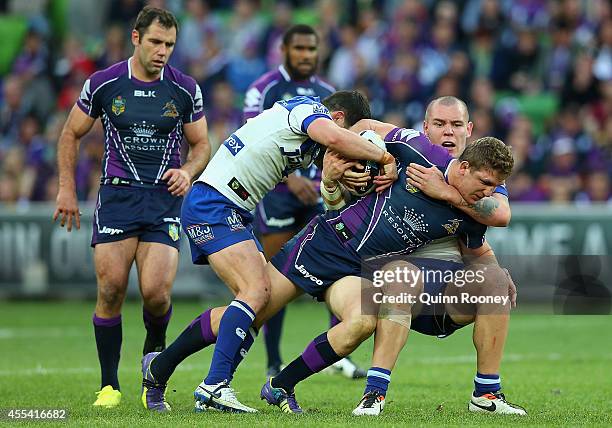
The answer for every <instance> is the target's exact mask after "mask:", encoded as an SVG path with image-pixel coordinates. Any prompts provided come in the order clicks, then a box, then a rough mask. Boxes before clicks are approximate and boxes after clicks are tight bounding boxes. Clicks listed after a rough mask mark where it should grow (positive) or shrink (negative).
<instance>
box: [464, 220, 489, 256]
mask: <svg viewBox="0 0 612 428" xmlns="http://www.w3.org/2000/svg"><path fill="white" fill-rule="evenodd" d="M486 232H487V226H485V225H484V224H480V223H478V222H477V221H475V220H473V219H468V220H465V221H463V223H462V225H461V230H460V231H459V239H461V242H463V243H464V244H465V246H466V247H468V248H471V249H475V248H480V247H482V245H483V244H484V242H485V233H486Z"/></svg>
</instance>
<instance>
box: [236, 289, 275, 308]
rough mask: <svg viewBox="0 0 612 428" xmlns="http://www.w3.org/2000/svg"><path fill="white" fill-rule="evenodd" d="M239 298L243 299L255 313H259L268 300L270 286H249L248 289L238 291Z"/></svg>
mask: <svg viewBox="0 0 612 428" xmlns="http://www.w3.org/2000/svg"><path fill="white" fill-rule="evenodd" d="M240 299H241V300H244V302H245V303H247V304H248V305H249V306H250V307H251V309H253V310H254V311H255V313H259V312H261V310H263V308H265V306H266V305H267V304H268V302H269V301H270V287H269V286H267V287H251V289H250V290H248V291H246V292H244V293H240Z"/></svg>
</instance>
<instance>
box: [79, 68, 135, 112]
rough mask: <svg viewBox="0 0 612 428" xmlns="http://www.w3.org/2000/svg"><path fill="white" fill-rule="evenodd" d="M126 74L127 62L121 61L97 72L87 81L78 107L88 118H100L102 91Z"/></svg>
mask: <svg viewBox="0 0 612 428" xmlns="http://www.w3.org/2000/svg"><path fill="white" fill-rule="evenodd" d="M126 72H127V61H121V62H119V63H117V64H115V65H112V66H110V67H108V68H107V69H104V70H100V71H97V72H95V73H94V74H92V75H91V76H90V77H89V79H87V80H86V81H85V84H84V85H83V89H82V90H81V94H80V95H79V99H78V100H77V102H76V105H77V106H78V107H79V108H80V109H81V110H82V111H83V113H85V114H87V115H88V116H90V117H93V118H97V117H99V116H100V115H101V114H102V104H101V102H100V101H99V99H100V96H99V94H100V90H102V89H103V88H104V86H106V85H107V84H109V83H111V82H114V81H115V80H117V79H118V78H119V77H121V75H122V74H123V73H126Z"/></svg>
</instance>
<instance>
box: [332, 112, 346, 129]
mask: <svg viewBox="0 0 612 428" xmlns="http://www.w3.org/2000/svg"><path fill="white" fill-rule="evenodd" d="M331 117H332V120H333V121H334V122H335V123H336V125H338V126H340V127H341V128H346V117H345V115H344V112H343V111H342V110H337V111H334V112H332V113H331Z"/></svg>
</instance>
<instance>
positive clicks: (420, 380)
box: [0, 302, 612, 427]
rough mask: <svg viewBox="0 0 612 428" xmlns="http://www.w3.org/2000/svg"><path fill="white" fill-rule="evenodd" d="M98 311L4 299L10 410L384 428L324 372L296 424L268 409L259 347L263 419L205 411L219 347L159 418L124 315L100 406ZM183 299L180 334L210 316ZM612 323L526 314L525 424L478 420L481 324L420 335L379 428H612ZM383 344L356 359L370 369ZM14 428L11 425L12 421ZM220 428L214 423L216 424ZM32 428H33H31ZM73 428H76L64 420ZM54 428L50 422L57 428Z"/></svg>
mask: <svg viewBox="0 0 612 428" xmlns="http://www.w3.org/2000/svg"><path fill="white" fill-rule="evenodd" d="M92 306H93V305H92V304H91V303H0V408H3V409H7V408H65V409H68V411H69V412H70V415H69V420H68V423H67V424H69V425H78V426H134V425H141V426H143V425H144V426H195V425H200V426H232V427H238V426H245V427H252V426H288V425H291V426H321V425H325V426H347V425H351V426H372V424H373V421H372V420H371V419H363V418H359V419H358V418H354V417H351V415H350V412H351V410H352V409H353V407H354V406H355V404H356V403H357V401H358V399H359V398H360V395H361V393H362V389H363V382H362V381H351V380H348V379H345V378H342V377H339V376H330V375H325V374H319V375H316V376H314V377H312V378H311V379H308V380H307V381H305V382H304V383H303V384H301V385H299V386H298V388H297V397H298V399H299V401H300V403H301V405H302V407H303V408H304V409H305V410H306V411H307V414H305V415H302V416H299V417H292V416H290V415H284V414H281V413H280V412H279V411H278V409H277V408H269V407H267V406H264V405H263V404H262V402H261V401H260V400H259V389H260V387H261V385H262V383H263V382H264V380H265V379H264V349H263V345H262V343H261V340H259V341H258V343H257V344H256V345H255V346H254V347H253V349H252V350H251V352H250V354H249V356H248V357H247V358H246V360H245V361H244V363H243V365H242V366H241V368H240V370H239V371H238V373H237V376H236V379H235V380H234V383H233V386H234V387H235V388H236V389H237V390H238V391H239V392H240V395H239V399H240V400H242V401H243V402H244V403H245V404H248V405H251V406H254V407H257V408H258V409H260V410H261V412H260V413H258V414H256V415H229V414H219V413H212V412H208V413H203V414H195V413H193V411H192V405H193V402H192V392H193V389H194V387H195V386H196V385H197V384H198V383H199V382H200V381H201V379H202V377H203V376H204V374H205V373H206V371H207V369H208V364H209V361H210V356H211V350H210V349H206V350H204V351H203V352H201V353H200V354H199V355H196V356H192V357H190V358H188V359H187V360H186V361H185V362H184V363H183V366H182V367H181V368H180V369H179V371H177V372H176V373H175V375H174V376H173V378H172V379H171V383H170V387H169V389H170V392H169V394H168V400H169V401H170V403H171V404H172V406H173V411H172V413H170V414H167V415H157V414H151V413H148V412H147V411H145V410H144V409H142V408H141V407H140V402H139V397H138V395H139V389H140V372H139V360H140V351H141V347H142V341H143V337H144V333H143V331H144V330H143V327H142V321H141V319H140V318H141V311H140V308H139V307H138V306H137V305H134V304H130V305H127V306H126V307H125V309H124V311H123V320H124V322H123V332H124V338H123V343H124V346H123V352H122V360H121V367H120V381H121V384H122V392H123V402H122V404H121V406H120V407H119V408H117V409H113V410H104V411H101V410H95V409H93V408H92V407H91V403H92V402H93V401H94V398H95V397H94V394H93V392H94V391H95V390H96V389H97V387H98V381H99V374H98V367H97V358H96V351H95V344H94V340H93V329H92V326H91V313H92ZM205 307H206V305H205V304H193V303H186V302H176V303H175V306H174V318H173V321H172V323H171V325H170V329H169V337H171V338H173V337H175V336H176V335H177V334H178V333H179V332H180V330H181V329H182V327H183V326H184V325H186V323H188V322H189V321H190V320H191V319H192V318H193V317H194V316H195V315H197V314H198V313H200V312H201V309H203V308H205ZM326 324H327V316H326V315H325V313H324V308H323V307H322V306H321V305H316V304H314V303H312V304H310V303H301V304H296V305H293V306H291V307H290V309H289V311H288V313H287V323H286V326H285V336H284V343H283V354H284V356H285V358H286V359H288V358H290V357H291V358H292V357H294V356H296V355H297V354H298V353H299V352H300V351H301V350H302V349H303V348H304V346H305V345H306V344H307V342H308V341H309V340H310V339H311V338H313V337H314V336H315V335H317V334H319V333H320V332H322V331H324V330H325V329H326ZM611 327H612V317H595V316H545V315H517V316H515V317H514V318H513V319H512V323H511V329H510V335H509V338H508V343H507V345H506V356H505V361H504V364H503V367H502V376H503V377H502V381H503V385H504V389H505V392H506V395H507V397H508V398H509V399H510V401H514V402H516V403H518V404H521V405H524V406H525V407H526V408H527V409H528V411H529V416H527V417H524V418H517V417H503V416H502V417H500V416H497V417H495V416H490V415H473V414H470V413H468V412H467V410H466V407H467V401H468V398H469V395H470V392H471V390H472V378H473V376H474V371H475V363H474V351H473V347H472V344H471V328H465V329H463V330H462V331H459V332H458V333H456V334H454V335H453V336H451V337H449V338H447V339H445V340H439V339H436V338H430V337H424V336H421V335H419V334H414V335H413V336H411V337H410V339H409V342H408V345H407V346H406V349H404V351H403V353H402V355H401V356H400V360H399V363H398V366H397V367H396V369H395V371H394V372H393V377H392V382H391V388H390V392H389V395H388V399H387V407H386V410H385V412H384V413H383V415H382V416H381V417H380V418H378V419H377V420H376V426H378V425H385V426H406V425H410V426H414V425H419V426H422V425H439V426H449V425H452V426H459V425H461V426H463V425H470V426H481V425H488V426H498V425H515V424H517V425H519V424H520V425H529V426H535V425H546V426H576V425H589V426H592V425H599V426H610V425H612V418H611V416H610V411H611V410H612V329H611ZM370 352H371V342H367V343H365V344H363V345H362V346H361V347H360V348H359V349H358V350H357V351H355V353H354V359H355V360H357V361H358V362H360V363H361V364H362V365H364V366H367V361H368V356H369V353H370ZM2 423H3V422H2V421H0V424H2ZM213 424H214V425H213ZM22 425H23V424H22ZM61 425H66V423H63V424H61ZM46 426H50V425H49V424H48V423H47V424H46Z"/></svg>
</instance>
